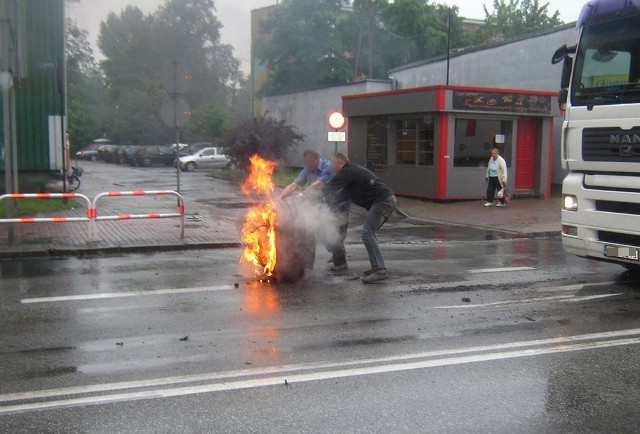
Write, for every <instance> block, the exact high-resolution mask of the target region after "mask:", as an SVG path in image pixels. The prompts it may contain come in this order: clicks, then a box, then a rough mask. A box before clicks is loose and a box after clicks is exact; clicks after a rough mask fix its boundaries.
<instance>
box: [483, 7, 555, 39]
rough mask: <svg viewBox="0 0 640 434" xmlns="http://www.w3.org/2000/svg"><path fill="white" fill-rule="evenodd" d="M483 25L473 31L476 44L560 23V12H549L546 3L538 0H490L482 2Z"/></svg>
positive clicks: (523, 33)
mask: <svg viewBox="0 0 640 434" xmlns="http://www.w3.org/2000/svg"><path fill="white" fill-rule="evenodd" d="M484 14H485V23H486V24H485V25H484V26H483V27H482V28H481V29H480V30H479V31H478V33H477V42H478V43H487V42H496V41H502V40H504V39H509V38H513V37H516V36H520V35H526V34H528V33H533V32H536V31H538V30H544V29H548V28H551V27H555V26H559V25H561V24H563V22H562V20H560V12H559V11H557V10H556V11H555V12H553V13H552V14H550V11H549V3H548V2H547V3H544V4H541V3H540V1H539V0H508V1H505V0H493V9H492V10H491V11H489V9H488V8H487V6H486V5H484Z"/></svg>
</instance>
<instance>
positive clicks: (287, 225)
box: [274, 200, 316, 282]
mask: <svg viewBox="0 0 640 434" xmlns="http://www.w3.org/2000/svg"><path fill="white" fill-rule="evenodd" d="M303 205H304V203H301V202H300V201H296V200H286V201H282V202H279V203H278V205H277V214H276V250H277V252H278V255H277V262H276V267H275V269H274V275H275V277H276V278H277V279H278V280H279V281H283V282H295V281H297V280H300V279H302V278H303V277H304V273H305V270H310V269H312V268H313V263H314V262H315V258H316V235H315V230H314V229H313V225H311V224H309V222H307V221H306V218H305V216H304V215H303V214H302V213H301V212H300V207H301V206H303Z"/></svg>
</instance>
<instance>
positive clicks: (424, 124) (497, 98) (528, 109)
mask: <svg viewBox="0 0 640 434" xmlns="http://www.w3.org/2000/svg"><path fill="white" fill-rule="evenodd" d="M343 113H344V115H345V116H346V117H347V118H348V119H349V123H348V128H349V137H348V152H349V157H350V158H351V159H352V160H353V161H354V162H355V163H357V164H361V165H363V166H366V167H368V168H369V169H370V170H372V171H374V172H375V173H376V174H377V175H378V176H380V177H381V178H382V179H384V180H385V182H387V183H388V184H389V185H390V186H391V187H392V188H393V189H394V191H395V192H397V193H398V194H399V195H405V196H411V197H420V198H428V199H436V200H455V199H473V198H478V197H480V195H481V194H482V190H483V186H484V175H485V171H486V167H487V162H488V160H489V157H490V153H491V149H492V148H494V147H496V148H498V149H500V153H501V155H502V156H503V157H504V158H505V160H506V162H507V167H508V172H509V188H510V190H511V191H512V192H514V194H515V195H520V196H523V195H531V196H543V197H549V196H550V194H551V164H552V159H553V119H554V117H555V116H559V115H560V112H559V108H558V103H557V93H555V92H541V91H530V90H514V89H490V88H476V87H459V86H432V87H425V88H413V89H406V90H404V89H403V90H395V91H389V92H379V93H370V94H361V95H351V96H345V97H343Z"/></svg>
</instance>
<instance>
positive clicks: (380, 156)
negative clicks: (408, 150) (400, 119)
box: [367, 116, 388, 173]
mask: <svg viewBox="0 0 640 434" xmlns="http://www.w3.org/2000/svg"><path fill="white" fill-rule="evenodd" d="M387 136H388V134H387V118H386V117H384V116H376V117H370V118H369V119H368V120H367V169H369V170H372V171H374V172H380V173H384V172H386V171H387V148H388V147H387Z"/></svg>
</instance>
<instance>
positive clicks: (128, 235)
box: [0, 177, 561, 258]
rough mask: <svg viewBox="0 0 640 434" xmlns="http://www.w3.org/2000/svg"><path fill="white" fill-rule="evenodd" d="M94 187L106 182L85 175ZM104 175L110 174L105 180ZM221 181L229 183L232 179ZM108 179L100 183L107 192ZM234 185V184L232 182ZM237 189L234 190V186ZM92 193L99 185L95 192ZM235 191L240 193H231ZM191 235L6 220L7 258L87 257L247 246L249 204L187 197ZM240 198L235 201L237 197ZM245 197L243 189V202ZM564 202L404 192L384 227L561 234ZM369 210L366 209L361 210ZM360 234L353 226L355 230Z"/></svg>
mask: <svg viewBox="0 0 640 434" xmlns="http://www.w3.org/2000/svg"><path fill="white" fill-rule="evenodd" d="M86 180H87V181H89V182H87V184H88V185H87V190H89V189H90V188H91V187H92V185H91V183H94V184H98V183H99V181H100V180H98V179H97V177H95V179H91V178H90V177H86ZM103 181H104V180H103ZM218 182H222V183H228V182H229V181H226V180H218ZM104 187H105V186H104V185H96V186H93V190H95V191H104V190H103V189H104ZM227 187H228V186H227ZM233 188H235V187H232V191H233ZM89 191H92V190H89ZM232 196H235V194H234V193H232ZM185 200H186V203H185V209H186V212H185V219H184V235H185V236H184V239H181V238H180V219H179V218H167V219H144V220H124V221H98V222H96V229H97V230H96V234H95V237H94V241H92V240H90V238H89V223H88V222H80V223H29V224H27V223H24V224H14V225H13V240H10V239H9V225H7V224H0V257H9V258H12V257H16V256H44V255H81V254H89V253H92V254H95V253H119V252H153V251H163V250H179V249H212V248H227V247H236V246H239V245H240V225H241V222H242V218H243V215H244V213H245V211H246V207H243V206H228V207H227V206H222V205H224V203H223V201H221V203H217V201H216V200H215V199H214V200H213V201H211V202H207V203H203V202H196V201H195V200H189V199H188V198H185ZM234 200H235V199H234ZM244 201H245V199H244V198H243V196H242V194H241V192H240V190H239V189H238V194H237V202H234V203H233V204H231V205H242V202H244ZM175 207H176V203H175V201H174V200H171V198H170V197H167V196H162V197H159V196H142V197H133V198H118V199H117V200H113V201H111V200H109V201H108V202H105V206H104V207H101V208H100V209H99V213H100V215H122V214H146V213H174V212H175V210H176V208H175ZM560 208H561V200H560V198H559V197H554V198H552V199H551V200H544V199H519V200H514V201H512V203H511V204H510V205H509V206H508V207H506V208H495V207H490V208H485V207H483V206H482V205H481V203H480V201H479V200H477V201H466V202H451V203H437V202H428V201H420V200H415V199H408V198H398V210H399V212H398V213H397V214H396V216H395V217H394V218H393V219H391V221H390V222H388V223H387V225H385V229H386V228H393V225H394V224H396V223H399V224H401V225H403V226H404V227H406V226H407V225H411V224H415V225H416V226H424V225H425V224H445V225H453V226H465V227H473V228H481V229H487V230H493V231H501V232H506V233H514V234H521V235H523V236H553V235H557V234H559V232H560V226H561V223H560V217H561V211H560ZM352 210H353V212H352V219H351V227H352V228H353V227H356V226H357V225H359V224H360V223H361V221H362V218H363V217H364V212H363V210H361V209H360V208H358V207H352ZM361 211H362V212H361ZM85 216H86V209H85V208H79V209H75V210H69V211H65V212H62V213H57V214H56V215H43V216H32V217H85ZM351 232H353V231H351Z"/></svg>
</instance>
